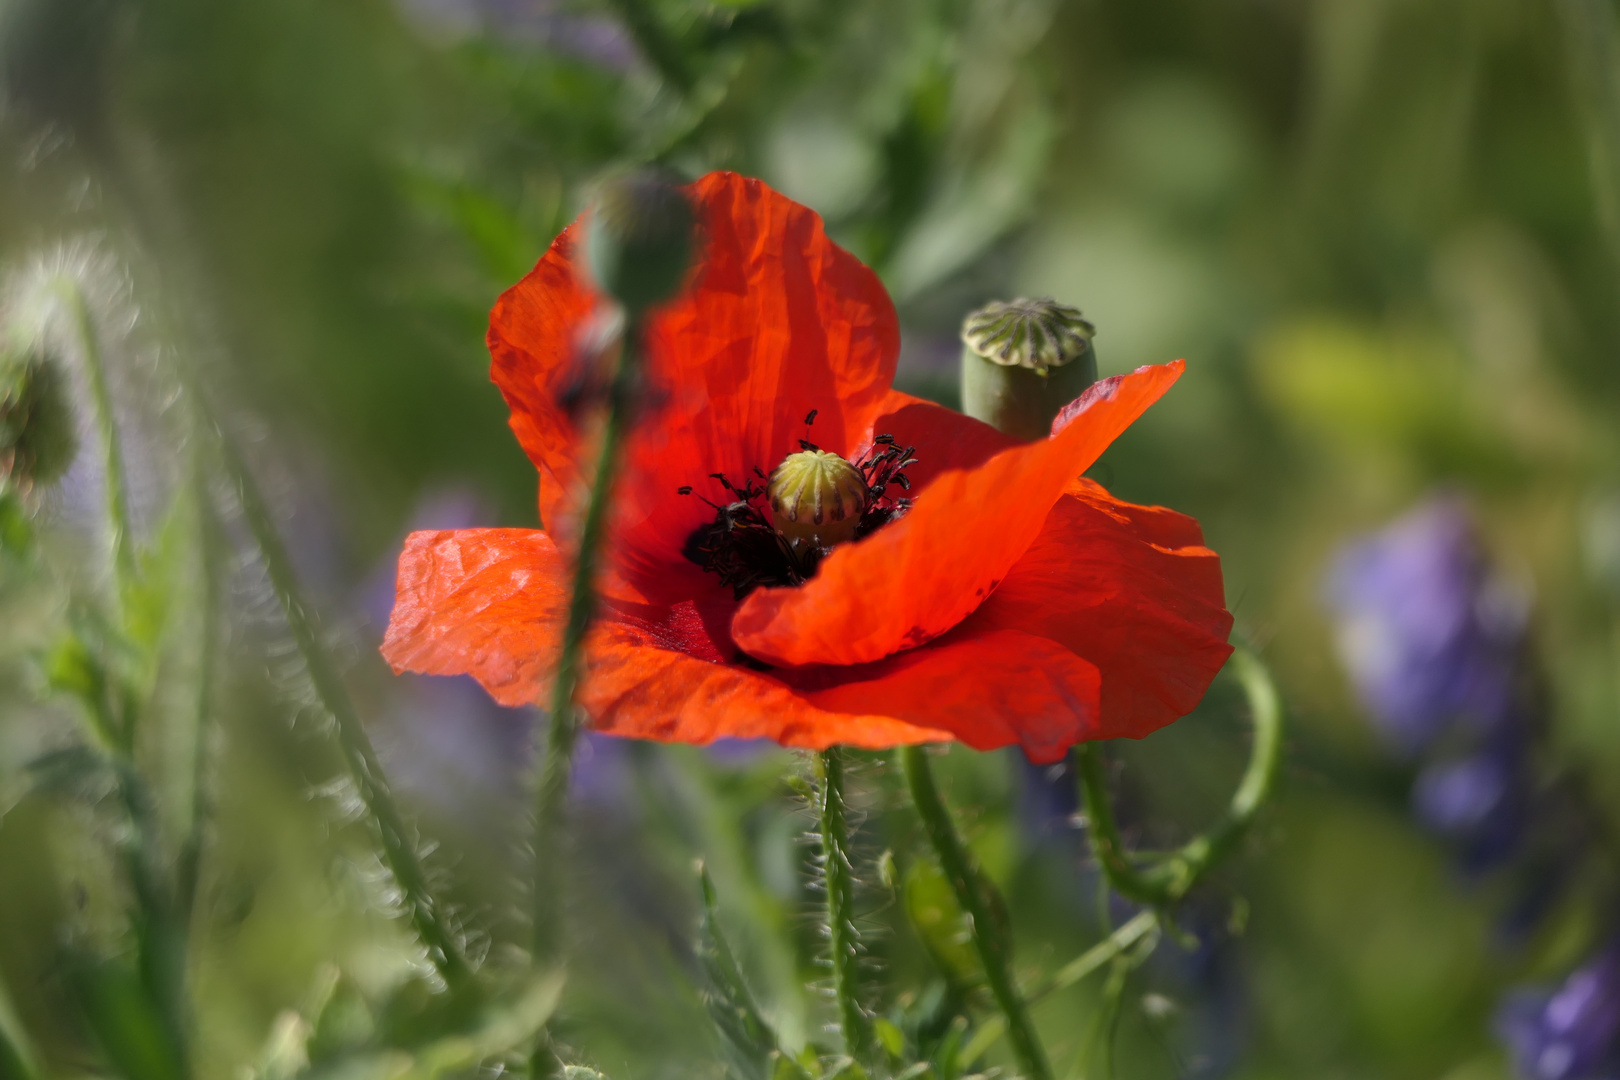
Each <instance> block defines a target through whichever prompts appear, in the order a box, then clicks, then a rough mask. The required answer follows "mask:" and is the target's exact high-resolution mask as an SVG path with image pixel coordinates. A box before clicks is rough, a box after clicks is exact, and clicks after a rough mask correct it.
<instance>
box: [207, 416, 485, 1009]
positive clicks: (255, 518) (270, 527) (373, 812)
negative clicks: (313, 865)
mask: <svg viewBox="0 0 1620 1080" xmlns="http://www.w3.org/2000/svg"><path fill="white" fill-rule="evenodd" d="M216 431H217V435H216V437H217V440H218V444H219V447H220V454H221V457H222V459H223V461H224V464H225V469H226V474H227V475H228V476H229V478H230V480H231V484H232V486H233V487H234V488H235V489H236V491H237V495H238V497H239V499H240V501H241V506H242V517H243V519H244V521H245V522H246V523H247V526H248V530H249V531H250V532H251V533H252V534H253V539H254V542H255V543H256V544H257V545H258V547H259V551H260V553H261V554H262V555H263V557H264V562H265V568H266V570H267V571H268V573H269V577H270V585H271V588H273V589H274V590H275V593H276V598H277V599H278V600H279V601H280V602H281V609H282V611H283V613H284V614H285V615H286V618H287V626H288V629H290V630H291V631H292V636H293V642H294V644H295V646H296V647H297V649H298V653H299V655H300V657H302V659H303V661H304V664H305V665H306V667H307V668H308V670H309V678H310V682H311V683H312V684H313V686H314V689H315V694H316V696H317V697H318V698H319V700H320V703H321V705H322V707H323V708H324V709H325V710H326V712H327V714H328V715H330V716H331V718H332V721H333V724H334V726H335V728H336V731H337V742H338V747H339V749H340V750H341V751H342V754H343V760H344V763H345V765H347V766H348V770H349V775H350V776H351V777H352V778H353V779H354V783H355V788H356V790H357V791H358V792H359V795H360V801H361V803H362V804H363V805H364V806H365V808H366V810H367V812H368V813H369V814H370V817H371V821H372V823H373V824H374V825H375V826H376V829H377V834H378V837H379V839H380V840H381V841H382V853H383V861H384V863H385V864H386V865H387V867H388V869H389V871H390V872H391V873H392V874H393V876H394V881H395V882H396V884H398V886H399V890H400V893H401V895H402V897H403V900H404V904H405V909H406V913H407V915H408V916H409V918H410V920H411V924H412V926H413V927H414V928H415V930H416V933H417V936H418V937H419V938H420V940H421V942H422V945H423V947H424V948H425V949H426V950H427V954H428V959H429V960H430V961H431V963H432V964H433V966H434V968H435V969H437V970H438V972H439V974H440V976H442V977H443V979H444V981H445V982H446V983H447V984H448V985H450V986H451V987H456V986H460V985H462V984H464V983H466V982H467V981H468V979H469V978H470V977H471V970H470V969H469V968H468V966H467V961H466V960H465V958H464V957H463V956H462V954H461V949H460V945H459V944H458V942H457V940H456V935H455V934H454V932H452V930H451V929H450V927H449V925H448V924H447V923H446V922H445V919H444V916H443V914H442V912H441V911H440V910H439V906H438V903H437V902H436V901H435V900H434V898H433V895H432V893H431V892H430V891H429V890H428V884H427V875H426V873H425V872H424V871H423V869H422V864H421V861H420V860H419V859H418V858H417V855H416V849H415V847H414V846H413V844H412V842H411V836H410V832H409V830H408V829H407V828H406V826H405V821H404V818H403V817H402V816H401V815H400V812H399V808H398V806H397V805H396V804H395V802H394V796H393V793H392V792H391V791H390V789H389V786H388V779H387V777H386V776H385V775H384V773H383V771H382V766H381V765H380V764H379V763H378V761H377V754H376V751H375V750H374V749H373V748H372V745H371V739H370V738H369V737H368V736H367V735H366V729H365V726H364V725H363V724H362V723H361V720H360V716H359V714H358V713H357V712H356V711H355V708H354V703H353V702H352V701H351V700H350V698H349V692H348V690H347V689H346V688H345V687H344V685H343V679H342V676H340V675H339V674H338V669H337V666H336V665H335V664H334V663H333V662H332V659H331V657H330V656H329V655H328V654H327V651H326V646H325V645H324V644H323V643H322V641H321V636H320V631H319V630H318V629H317V628H316V625H315V617H314V615H313V614H312V613H311V611H310V609H309V607H308V605H307V604H306V603H305V602H304V598H303V595H302V593H301V592H300V590H299V588H298V579H297V575H296V574H295V573H294V571H293V566H292V560H291V559H289V558H288V556H287V551H286V548H285V547H283V546H282V542H281V536H280V534H279V533H278V532H277V530H276V524H275V518H274V516H273V515H272V514H271V512H270V508H269V506H267V505H266V503H265V501H264V496H263V495H262V494H261V493H260V491H259V487H258V484H257V483H256V482H255V481H254V479H253V475H252V473H250V472H249V471H248V468H247V463H246V462H245V461H243V459H242V456H241V454H240V453H239V451H238V450H237V448H236V446H235V445H234V444H233V443H232V442H231V440H230V438H229V437H228V436H227V435H226V434H225V433H224V432H223V431H218V430H217V428H216Z"/></svg>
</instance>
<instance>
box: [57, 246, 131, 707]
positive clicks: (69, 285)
mask: <svg viewBox="0 0 1620 1080" xmlns="http://www.w3.org/2000/svg"><path fill="white" fill-rule="evenodd" d="M53 291H54V292H55V294H56V298H57V300H58V301H59V302H60V303H61V304H62V306H63V308H64V309H65V310H66V314H67V316H68V319H69V321H70V323H71V325H72V329H73V336H74V338H75V339H76V341H77V343H78V346H79V355H80V357H81V358H82V360H83V362H84V371H85V377H86V380H87V381H88V382H89V384H90V400H91V405H92V407H93V409H94V416H95V425H96V434H97V435H98V436H99V437H100V439H101V450H102V454H103V461H104V463H105V464H104V469H105V472H106V477H105V479H104V480H103V490H104V491H105V493H106V499H107V540H108V545H109V547H110V548H111V557H112V570H113V582H114V589H113V591H114V602H115V604H116V605H117V606H116V607H115V608H114V610H115V611H116V612H117V613H118V615H119V617H120V618H122V616H123V614H124V611H125V607H126V605H127V604H128V602H129V594H130V592H131V590H132V589H133V587H134V584H135V550H134V548H133V547H132V546H131V543H132V541H131V535H130V523H129V522H130V519H129V496H128V494H127V490H126V488H125V486H124V452H123V448H122V447H121V446H120V444H119V442H118V420H117V417H116V415H115V414H114V412H113V400H112V386H111V384H110V383H109V382H108V379H107V364H106V359H105V357H104V356H103V354H102V350H101V334H100V333H99V332H98V330H97V329H96V315H95V312H94V311H93V310H92V309H91V307H90V301H89V298H88V297H86V296H85V295H84V290H83V289H81V288H80V287H79V285H78V283H77V282H75V281H74V280H72V279H71V278H68V277H61V278H57V279H56V280H55V282H54V285H53ZM126 719H130V718H126Z"/></svg>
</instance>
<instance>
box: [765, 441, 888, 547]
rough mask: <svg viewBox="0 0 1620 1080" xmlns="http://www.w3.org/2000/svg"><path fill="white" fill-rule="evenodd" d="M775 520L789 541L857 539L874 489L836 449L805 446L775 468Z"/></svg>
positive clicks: (822, 542)
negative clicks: (809, 448) (870, 491)
mask: <svg viewBox="0 0 1620 1080" xmlns="http://www.w3.org/2000/svg"><path fill="white" fill-rule="evenodd" d="M768 493H769V495H770V500H771V524H772V525H774V526H775V527H776V531H777V532H779V533H781V534H782V535H783V536H784V537H786V538H787V541H788V542H789V543H790V544H804V543H814V544H817V545H819V546H821V547H832V546H833V545H834V544H842V543H847V542H848V541H850V540H853V539H855V530H856V529H857V528H858V527H859V526H860V524H861V515H862V514H864V513H866V506H867V503H868V501H869V493H868V492H867V490H866V480H865V478H864V477H862V476H861V473H860V470H859V469H857V468H855V466H854V465H851V464H850V463H849V462H848V461H845V460H844V459H843V458H841V457H839V456H838V455H837V454H832V453H828V452H827V451H825V450H801V451H800V452H799V453H797V454H789V455H788V456H787V457H786V458H785V459H783V461H782V463H781V464H780V465H778V466H777V467H776V468H775V469H773V470H772V471H771V476H770V482H769V488H768Z"/></svg>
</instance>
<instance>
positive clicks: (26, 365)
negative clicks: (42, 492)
mask: <svg viewBox="0 0 1620 1080" xmlns="http://www.w3.org/2000/svg"><path fill="white" fill-rule="evenodd" d="M77 449H78V438H77V435H76V433H75V430H74V424H73V407H72V404H71V402H70V401H69V389H68V386H67V379H66V375H65V374H64V372H63V370H62V365H61V363H60V362H59V361H58V360H57V359H56V358H55V357H53V356H51V355H50V354H49V353H48V352H47V351H46V350H45V348H44V347H43V346H40V345H35V346H32V347H25V346H17V345H4V346H0V488H18V489H21V490H23V491H27V490H29V489H31V488H34V487H37V486H48V485H50V484H54V483H55V482H56V481H57V480H59V479H60V478H61V476H62V474H63V473H64V472H66V471H67V467H68V465H70V464H71V463H72V461H73V455H74V452H75V451H76V450H77Z"/></svg>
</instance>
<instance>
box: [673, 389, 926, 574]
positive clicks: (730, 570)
mask: <svg viewBox="0 0 1620 1080" xmlns="http://www.w3.org/2000/svg"><path fill="white" fill-rule="evenodd" d="M815 417H816V414H815V413H814V412H812V413H811V414H810V415H809V416H808V417H806V418H805V423H806V424H807V425H808V424H812V423H814V422H815ZM915 449H916V447H912V446H907V447H900V446H898V445H896V444H895V441H894V436H892V435H879V436H878V437H877V438H875V439H873V440H872V448H871V449H870V450H868V451H867V452H866V453H865V454H864V455H863V456H862V457H861V459H860V460H859V461H854V462H851V461H847V460H845V459H844V458H842V457H840V456H839V455H837V454H834V453H831V452H829V451H826V450H823V449H821V448H820V447H819V446H816V445H815V444H814V443H812V442H810V441H809V440H807V439H800V440H799V452H798V453H794V454H789V455H788V456H787V457H786V458H784V459H783V460H782V462H781V463H780V464H779V465H777V467H776V468H775V469H773V470H772V471H771V474H770V475H769V476H766V475H765V473H764V472H762V471H761V470H760V469H759V468H758V466H756V467H755V468H754V476H753V477H749V478H747V479H746V480H745V482H744V483H743V484H742V485H741V486H738V485H737V484H735V483H733V482H732V481H731V479H730V478H729V477H727V476H726V475H725V474H724V473H713V474H711V477H710V478H711V479H713V480H716V481H718V482H719V484H720V486H721V487H722V488H724V489H725V492H726V494H727V496H729V499H728V501H726V502H724V503H719V502H713V501H711V500H709V499H706V498H705V499H703V501H704V502H706V503H708V504H709V505H710V506H712V507H714V520H712V521H709V522H707V523H705V524H703V525H700V526H698V528H697V529H695V530H694V531H693V533H692V535H691V536H689V537H687V540H686V547H685V549H684V553H685V555H686V557H687V558H688V559H691V560H692V561H693V562H695V563H697V564H698V565H699V566H701V567H703V569H704V570H707V571H708V572H710V573H712V574H715V575H717V576H718V577H719V578H720V581H721V583H722V584H725V585H729V586H731V589H732V592H733V594H734V595H735V596H736V598H737V599H738V600H741V599H742V598H743V597H745V596H747V595H748V594H749V593H750V592H753V591H754V590H755V589H757V588H759V587H761V586H766V587H770V586H794V585H803V584H804V583H805V582H806V581H809V580H810V579H811V578H812V577H814V576H815V573H816V568H817V567H818V566H820V564H821V559H822V557H823V556H824V555H826V554H827V552H828V551H830V550H832V548H833V547H835V546H836V545H838V544H841V543H846V542H848V541H850V540H859V539H861V538H862V537H864V536H870V535H871V534H872V533H873V532H876V531H877V530H878V529H881V528H882V527H883V526H885V525H887V524H888V523H889V522H891V521H893V520H895V519H896V518H898V517H901V516H902V515H903V514H905V512H906V511H907V510H908V509H909V508H910V506H911V500H910V499H908V498H904V497H898V496H893V495H890V494H889V489H890V488H891V487H897V488H899V489H900V490H901V491H910V490H911V481H909V480H908V479H907V478H906V474H905V470H906V468H907V466H910V465H913V464H915V463H916V460H917V459H916V458H914V457H912V456H911V454H912V451H913V450H915ZM680 494H682V495H690V494H692V488H690V487H683V488H681V489H680ZM699 498H702V496H699Z"/></svg>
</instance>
